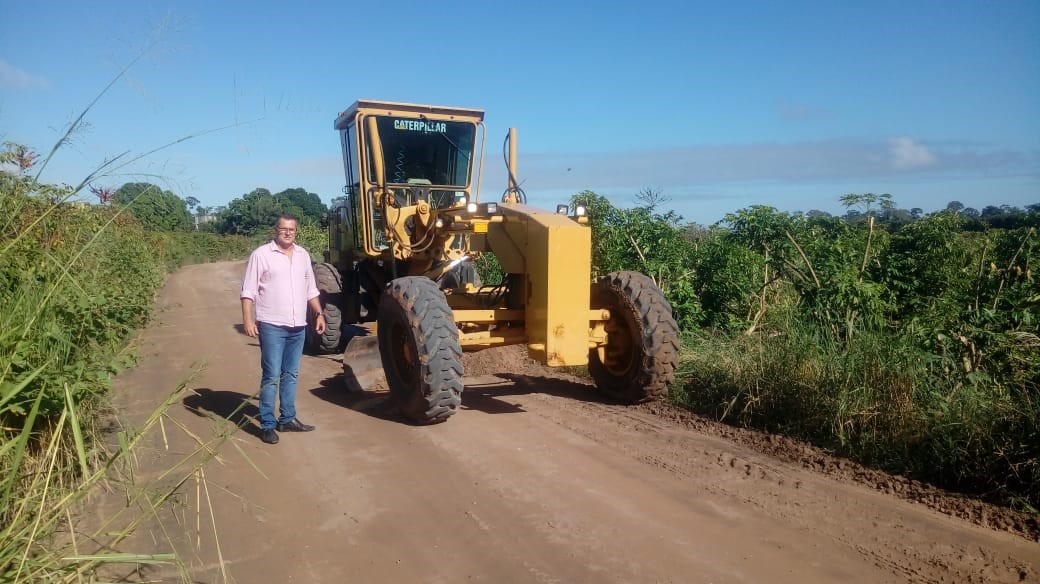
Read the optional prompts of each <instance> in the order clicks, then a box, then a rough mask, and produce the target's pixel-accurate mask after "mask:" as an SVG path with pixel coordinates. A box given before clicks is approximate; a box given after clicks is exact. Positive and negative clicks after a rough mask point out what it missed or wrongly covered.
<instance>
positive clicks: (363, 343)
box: [343, 334, 386, 391]
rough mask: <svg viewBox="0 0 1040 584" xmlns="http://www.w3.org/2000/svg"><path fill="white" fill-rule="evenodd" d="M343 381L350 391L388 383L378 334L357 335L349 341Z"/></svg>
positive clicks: (369, 388)
mask: <svg viewBox="0 0 1040 584" xmlns="http://www.w3.org/2000/svg"><path fill="white" fill-rule="evenodd" d="M343 382H344V383H345V384H346V386H347V390H349V391H371V390H372V389H375V388H376V387H379V386H385V385H386V376H385V375H383V362H382V361H381V360H380V358H379V338H378V337H377V336H376V335H374V334H371V335H355V336H354V337H353V338H351V339H350V342H348V343H347V348H346V349H345V350H344V351H343Z"/></svg>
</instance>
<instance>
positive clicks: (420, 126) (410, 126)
mask: <svg viewBox="0 0 1040 584" xmlns="http://www.w3.org/2000/svg"><path fill="white" fill-rule="evenodd" d="M394 129H395V130H406V131H409V132H446V131H447V130H448V124H446V123H444V122H428V121H426V120H394Z"/></svg>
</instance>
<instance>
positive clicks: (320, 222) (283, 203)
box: [217, 188, 327, 235]
mask: <svg viewBox="0 0 1040 584" xmlns="http://www.w3.org/2000/svg"><path fill="white" fill-rule="evenodd" d="M281 213H289V214H291V215H295V216H296V217H298V218H299V219H300V224H301V225H316V226H319V227H324V226H326V225H327V222H326V221H327V220H326V213H327V207H326V206H325V204H324V203H322V202H321V198H320V197H318V195H316V194H314V193H308V192H307V191H306V190H304V189H301V188H294V189H287V190H284V191H282V192H280V193H278V194H276V195H275V194H271V191H269V190H267V189H265V188H257V189H253V190H252V191H250V192H249V193H246V194H244V195H242V196H241V197H240V198H237V199H235V200H233V201H231V202H230V203H228V206H227V209H225V210H224V211H222V212H221V213H220V215H219V217H218V218H217V223H218V225H219V227H218V229H219V230H220V232H221V233H226V234H242V235H256V234H257V233H262V232H264V231H266V230H268V229H270V228H271V226H272V225H274V222H275V219H277V217H278V215H279V214H281Z"/></svg>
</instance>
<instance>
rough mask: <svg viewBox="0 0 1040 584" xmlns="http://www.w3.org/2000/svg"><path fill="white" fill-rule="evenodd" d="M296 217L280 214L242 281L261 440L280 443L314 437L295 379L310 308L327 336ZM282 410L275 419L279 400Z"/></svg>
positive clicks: (318, 325) (243, 323)
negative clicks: (255, 358) (254, 346)
mask: <svg viewBox="0 0 1040 584" xmlns="http://www.w3.org/2000/svg"><path fill="white" fill-rule="evenodd" d="M296 225H297V220H296V217H293V216H292V215H287V214H282V215H279V216H278V220H277V221H276V222H275V233H274V240H273V241H271V242H269V243H265V244H264V245H261V246H260V247H258V248H256V249H255V250H254V251H253V253H252V254H251V255H250V256H249V263H247V264H246V275H245V277H244V278H243V279H242V293H241V295H240V296H241V299H242V325H243V326H244V327H245V332H246V334H247V335H249V336H251V337H257V336H259V337H260V367H261V371H262V374H261V378H260V439H261V440H263V441H264V442H266V443H268V444H277V443H278V434H277V433H276V432H275V429H277V430H278V432H310V431H311V430H313V429H314V426H310V425H308V424H304V423H303V422H301V421H300V420H299V419H297V417H296V378H297V376H298V375H299V371H300V357H301V356H302V355H303V342H304V338H305V337H306V333H307V330H306V329H307V305H308V304H310V307H311V309H312V310H313V311H314V313H315V314H317V322H316V324H315V328H316V330H317V332H318V334H319V335H320V334H321V333H323V332H325V317H324V316H323V315H322V314H321V303H320V302H319V301H318V288H317V287H316V286H315V285H314V271H313V270H312V269H311V258H310V255H309V254H308V253H307V250H305V249H304V248H302V247H300V246H298V245H296V243H295V240H296ZM276 393H277V394H278V401H279V406H280V411H279V416H278V418H277V420H276V419H275V415H274V403H275V394H276Z"/></svg>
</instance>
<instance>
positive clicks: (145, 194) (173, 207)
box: [112, 183, 194, 231]
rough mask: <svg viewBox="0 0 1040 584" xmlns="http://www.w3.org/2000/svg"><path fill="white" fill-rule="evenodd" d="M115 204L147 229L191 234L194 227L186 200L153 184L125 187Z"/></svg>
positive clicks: (131, 184) (114, 194) (122, 187)
mask: <svg viewBox="0 0 1040 584" xmlns="http://www.w3.org/2000/svg"><path fill="white" fill-rule="evenodd" d="M112 203H113V204H114V205H118V206H121V207H126V209H127V210H128V211H129V212H130V214H131V215H133V216H134V217H137V219H138V220H139V221H140V222H141V224H142V225H144V227H145V229H150V230H152V231H190V230H191V229H192V228H193V227H194V223H193V222H192V220H191V215H190V214H189V213H188V205H187V203H185V202H184V199H181V198H180V197H178V196H177V195H175V194H173V193H172V192H170V191H164V190H162V189H161V188H159V187H157V186H155V185H153V184H151V183H126V184H124V185H123V186H121V187H119V188H118V189H117V190H116V192H114V193H112Z"/></svg>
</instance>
